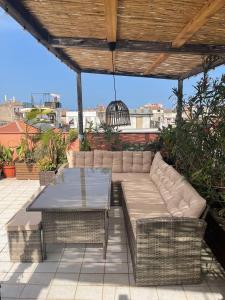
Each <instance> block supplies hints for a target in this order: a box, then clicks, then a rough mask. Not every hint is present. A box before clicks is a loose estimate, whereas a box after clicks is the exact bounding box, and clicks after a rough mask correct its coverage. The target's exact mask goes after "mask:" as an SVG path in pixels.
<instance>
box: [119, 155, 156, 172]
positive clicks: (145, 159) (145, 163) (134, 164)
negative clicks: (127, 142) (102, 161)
mask: <svg viewBox="0 0 225 300" xmlns="http://www.w3.org/2000/svg"><path fill="white" fill-rule="evenodd" d="M151 163H152V152H151V151H123V172H124V173H148V172H149V171H150V168H151Z"/></svg>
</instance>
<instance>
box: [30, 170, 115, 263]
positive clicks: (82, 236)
mask: <svg viewBox="0 0 225 300" xmlns="http://www.w3.org/2000/svg"><path fill="white" fill-rule="evenodd" d="M111 176H112V174H111V170H110V169H102V168H96V169H95V168H90V169H89V168H70V169H68V168H65V169H63V171H62V172H60V174H58V175H57V176H56V179H55V181H54V182H53V183H51V184H49V185H48V186H47V187H46V188H45V189H44V190H43V191H42V192H41V193H40V194H39V196H38V197H36V199H34V201H33V202H32V203H31V204H30V205H29V206H28V207H27V210H28V211H41V212H42V228H43V244H44V252H45V255H46V251H45V247H46V243H52V244H53V243H75V244H77V243H82V244H95V245H96V244H101V245H102V247H103V250H104V251H103V252H104V258H105V255H106V247H107V240H108V238H107V227H108V210H109V208H110V193H111Z"/></svg>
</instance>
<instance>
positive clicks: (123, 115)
mask: <svg viewBox="0 0 225 300" xmlns="http://www.w3.org/2000/svg"><path fill="white" fill-rule="evenodd" d="M106 124H107V125H110V126H127V125H130V114H129V110H128V108H127V106H126V104H124V103H123V101H121V100H115V101H111V102H110V103H109V105H108V106H107V109H106Z"/></svg>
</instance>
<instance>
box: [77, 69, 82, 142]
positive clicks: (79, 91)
mask: <svg viewBox="0 0 225 300" xmlns="http://www.w3.org/2000/svg"><path fill="white" fill-rule="evenodd" d="M77 108H78V133H79V140H80V141H82V140H83V138H84V131H83V103H82V85H81V73H80V72H78V73H77Z"/></svg>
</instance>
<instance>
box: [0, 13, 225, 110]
mask: <svg viewBox="0 0 225 300" xmlns="http://www.w3.org/2000/svg"><path fill="white" fill-rule="evenodd" d="M0 41H1V45H0V54H1V55H0V102H2V101H3V99H4V95H7V96H8V98H12V97H13V96H15V97H16V99H18V100H21V101H30V97H31V96H30V95H31V93H34V92H51V93H58V94H60V95H61V100H62V104H63V106H64V107H66V108H69V109H73V110H74V109H76V108H77V105H76V81H75V79H76V74H75V73H74V72H73V71H71V70H70V69H69V68H68V67H67V66H66V65H64V64H63V63H61V62H60V61H59V60H58V59H57V58H56V57H55V56H54V55H52V54H51V53H50V52H48V50H47V49H46V48H44V47H43V46H42V45H41V44H39V43H38V42H37V41H36V40H35V39H34V38H33V37H32V36H31V35H30V34H29V33H28V32H27V31H25V30H24V29H23V28H22V27H21V26H20V25H19V24H17V23H16V22H15V21H14V20H13V19H12V18H11V17H10V16H8V15H7V14H6V13H5V12H4V11H3V10H1V9H0ZM222 72H223V73H224V72H225V68H224V67H219V68H217V69H216V70H214V71H212V75H213V77H220V76H221V74H222ZM198 79H199V76H195V77H192V78H191V79H188V80H185V81H184V93H185V94H186V95H189V94H190V93H192V91H193V85H194V84H195V82H196V81H197V80H198ZM176 85H177V82H176V81H174V80H162V79H148V78H137V77H124V76H116V87H117V95H118V98H119V99H122V100H123V101H124V102H126V104H127V105H128V106H129V107H130V108H135V107H139V106H140V105H143V104H145V103H149V102H150V103H162V104H163V105H165V106H166V107H173V106H174V105H175V103H174V102H173V101H172V100H171V99H169V98H170V96H171V94H172V88H173V87H175V86H176ZM82 87H83V105H84V108H89V107H95V106H96V105H97V104H103V105H107V103H108V102H110V101H111V100H112V98H113V81H112V76H109V75H95V74H83V75H82Z"/></svg>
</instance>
